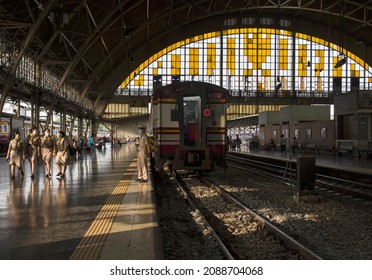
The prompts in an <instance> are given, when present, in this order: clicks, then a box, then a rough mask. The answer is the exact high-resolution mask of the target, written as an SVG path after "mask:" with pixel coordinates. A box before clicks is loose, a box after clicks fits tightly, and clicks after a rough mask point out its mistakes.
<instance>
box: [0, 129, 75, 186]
mask: <svg viewBox="0 0 372 280" xmlns="http://www.w3.org/2000/svg"><path fill="white" fill-rule="evenodd" d="M39 156H41V158H42V160H43V161H44V168H45V177H47V178H51V177H52V172H51V170H52V160H53V156H55V157H56V165H57V170H58V173H57V176H60V177H64V176H65V172H66V165H68V164H70V151H69V143H68V140H67V139H66V135H65V133H64V132H63V131H59V134H58V138H57V139H56V140H55V139H54V138H53V137H52V136H51V135H50V130H49V129H45V130H44V134H43V135H42V136H40V135H39V132H38V129H37V128H36V127H34V128H32V130H31V133H30V134H29V135H28V136H27V138H26V139H25V141H22V140H21V137H20V133H19V132H15V133H14V135H13V139H12V140H11V141H10V142H9V147H8V152H7V155H6V160H7V161H9V164H10V176H11V178H12V179H13V178H14V177H15V167H16V166H17V167H18V169H19V171H20V174H21V176H22V177H23V176H24V170H23V161H24V160H25V159H26V158H28V160H29V162H30V169H31V178H34V177H35V169H36V160H37V158H38V157H39Z"/></svg>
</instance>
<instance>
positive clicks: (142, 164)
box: [137, 126, 151, 182]
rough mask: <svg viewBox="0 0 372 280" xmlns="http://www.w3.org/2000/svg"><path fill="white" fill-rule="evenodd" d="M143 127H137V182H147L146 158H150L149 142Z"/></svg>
mask: <svg viewBox="0 0 372 280" xmlns="http://www.w3.org/2000/svg"><path fill="white" fill-rule="evenodd" d="M145 131H146V128H145V127H143V126H142V127H139V129H138V134H139V135H140V137H139V144H138V159H137V169H138V179H137V181H139V182H147V179H148V173H147V158H148V157H149V156H150V152H151V150H150V142H149V138H148V137H147V135H146V133H145Z"/></svg>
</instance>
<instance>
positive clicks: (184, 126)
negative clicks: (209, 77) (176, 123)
mask: <svg viewBox="0 0 372 280" xmlns="http://www.w3.org/2000/svg"><path fill="white" fill-rule="evenodd" d="M182 105H183V106H182V108H183V118H182V120H181V122H180V129H181V133H183V137H181V138H183V146H184V147H189V148H201V147H202V145H203V143H202V121H201V119H202V117H201V98H200V96H184V97H183V100H182ZM181 141H182V140H181Z"/></svg>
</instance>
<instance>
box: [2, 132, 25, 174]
mask: <svg viewBox="0 0 372 280" xmlns="http://www.w3.org/2000/svg"><path fill="white" fill-rule="evenodd" d="M6 160H9V165H10V175H11V177H10V178H12V179H13V178H14V173H15V166H16V165H17V167H18V169H19V171H20V172H21V175H22V177H23V176H24V175H25V174H24V172H23V167H22V165H23V161H24V160H25V147H24V145H23V142H22V141H21V137H20V134H19V132H18V131H16V132H14V136H13V139H12V140H10V142H9V147H8V153H7V155H6Z"/></svg>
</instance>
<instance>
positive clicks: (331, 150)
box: [317, 145, 335, 155]
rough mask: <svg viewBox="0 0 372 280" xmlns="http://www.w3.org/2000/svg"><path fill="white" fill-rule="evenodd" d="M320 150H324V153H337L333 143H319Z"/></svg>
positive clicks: (318, 148)
mask: <svg viewBox="0 0 372 280" xmlns="http://www.w3.org/2000/svg"><path fill="white" fill-rule="evenodd" d="M317 150H318V152H319V153H320V152H324V153H329V154H331V155H334V154H335V149H334V147H333V146H332V145H319V146H317Z"/></svg>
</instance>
